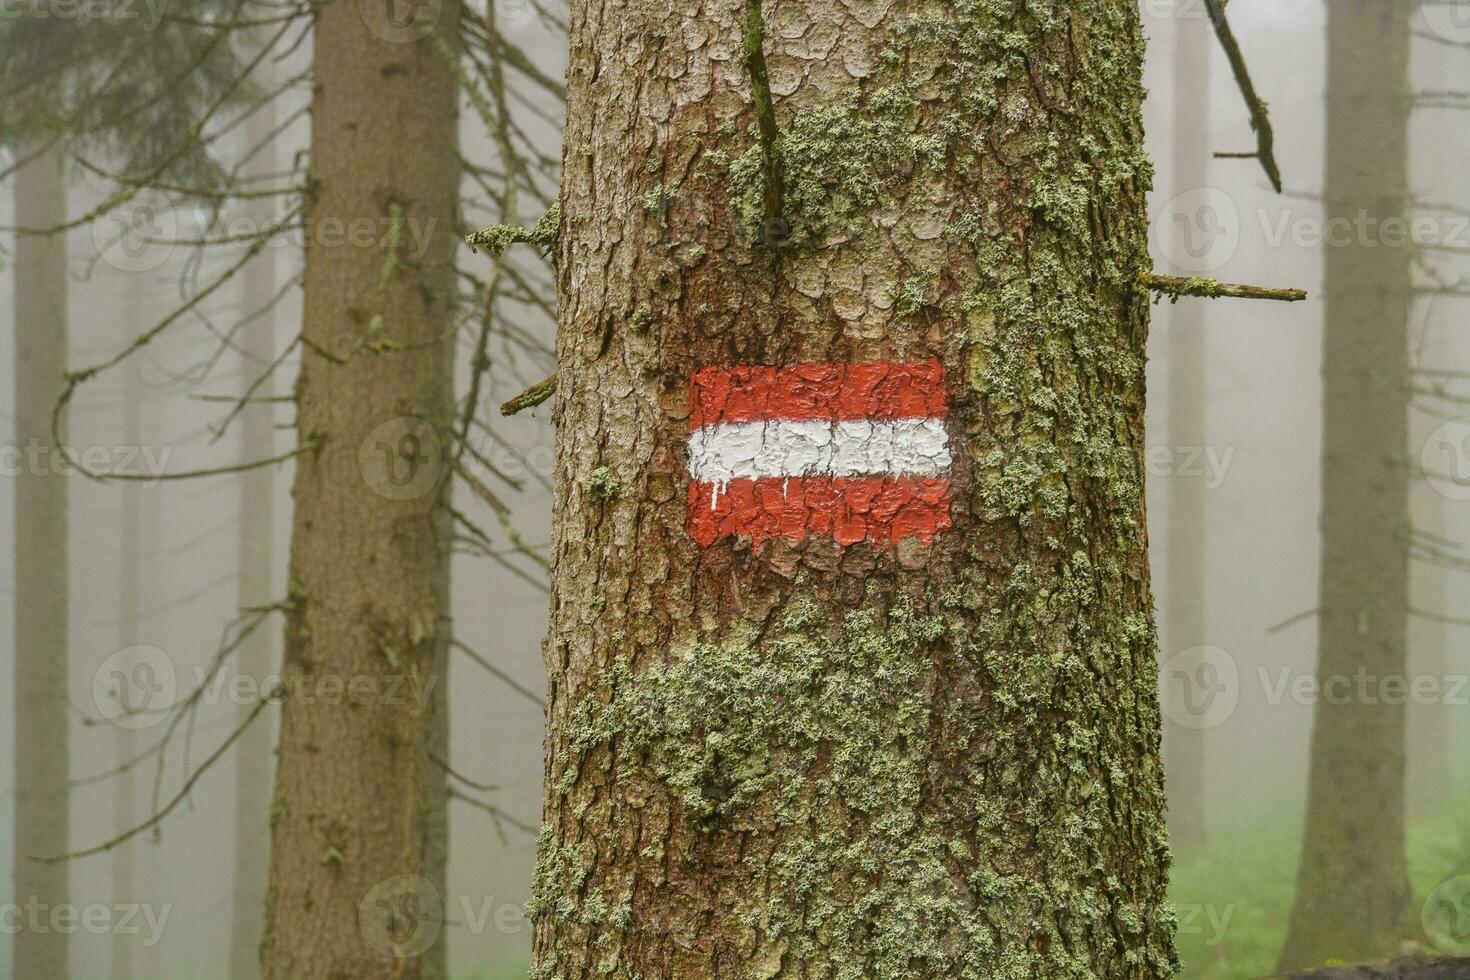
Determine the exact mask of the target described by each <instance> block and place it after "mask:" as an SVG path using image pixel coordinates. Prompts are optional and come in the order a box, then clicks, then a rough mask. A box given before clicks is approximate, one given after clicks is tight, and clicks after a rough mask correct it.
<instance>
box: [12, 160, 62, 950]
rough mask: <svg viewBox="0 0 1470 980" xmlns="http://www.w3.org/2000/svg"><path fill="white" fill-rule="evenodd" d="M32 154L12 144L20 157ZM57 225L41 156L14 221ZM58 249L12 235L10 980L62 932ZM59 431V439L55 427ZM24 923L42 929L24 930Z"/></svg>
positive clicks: (51, 241) (50, 168)
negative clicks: (14, 917) (58, 920)
mask: <svg viewBox="0 0 1470 980" xmlns="http://www.w3.org/2000/svg"><path fill="white" fill-rule="evenodd" d="M37 149H38V147H32V146H25V145H22V146H19V147H16V149H15V152H16V153H17V154H18V156H19V158H20V159H25V158H27V157H29V156H30V155H31V154H33V153H34V152H36V150H37ZM65 221H66V180H65V175H64V174H63V172H62V161H61V155H60V153H59V152H56V151H51V152H48V153H46V154H44V155H43V156H41V157H40V158H39V159H37V160H36V161H34V162H33V163H30V164H27V165H26V166H24V167H22V168H21V169H20V170H19V171H17V172H16V174H15V222H16V225H17V226H19V227H22V228H52V227H56V226H58V225H61V224H63V223H65ZM66 287H67V279H66V242H65V239H64V238H63V237H62V236H59V235H57V236H46V237H43V236H28V235H21V236H19V237H18V238H17V240H16V243H15V445H16V446H18V447H19V448H20V451H21V453H22V457H21V459H20V461H19V464H20V474H19V476H17V477H16V480H15V539H14V540H15V568H14V572H13V581H14V582H15V690H14V692H13V693H14V696H15V719H14V724H15V851H14V860H15V869H14V870H15V875H14V879H13V881H14V892H13V894H14V899H13V900H14V901H15V902H17V903H18V904H20V905H21V906H22V908H23V909H25V908H28V907H29V906H28V904H27V903H34V905H35V906H37V907H39V909H40V912H39V914H38V916H32V915H31V914H30V913H29V912H23V913H22V918H21V920H20V931H19V932H17V933H16V935H15V937H14V943H15V946H14V950H15V962H14V969H15V973H14V976H17V977H65V976H68V975H69V974H68V973H67V940H68V938H69V937H68V935H67V934H66V933H65V932H62V931H60V930H58V929H54V928H51V927H50V926H49V925H47V923H49V922H50V916H51V914H52V912H53V911H54V910H55V909H57V907H58V906H62V905H64V904H65V903H66V902H67V872H68V865H67V864H66V863H65V862H62V863H57V864H42V863H40V862H38V861H34V860H32V858H35V857H39V856H46V855H54V854H61V853H63V852H65V851H66V849H67V830H68V822H69V811H70V806H69V800H68V792H67V773H68V771H69V769H70V766H69V745H70V738H69V729H68V723H69V717H70V716H69V713H68V705H69V700H68V697H69V696H68V683H67V665H68V646H67V638H68V633H69V630H68V622H67V615H68V602H67V598H68V592H69V588H68V586H69V581H68V568H69V567H70V566H69V545H68V540H67V523H68V522H67V492H66V479H65V476H64V475H63V473H62V471H61V470H60V469H59V468H58V467H57V465H56V464H57V462H58V459H59V454H58V451H57V449H56V447H55V446H54V444H53V442H52V439H51V410H52V408H53V407H54V406H55V404H56V400H57V398H58V397H60V395H61V390H62V385H63V383H64V382H63V375H64V374H65V372H66V342H67V323H66V292H67V289H66ZM62 431H65V430H64V429H63V430H62ZM32 922H40V923H41V924H42V928H40V929H33V928H31V927H30V924H31V923H32Z"/></svg>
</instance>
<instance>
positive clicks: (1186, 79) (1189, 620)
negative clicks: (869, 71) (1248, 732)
mask: <svg viewBox="0 0 1470 980" xmlns="http://www.w3.org/2000/svg"><path fill="white" fill-rule="evenodd" d="M1210 31H1211V28H1210V22H1209V21H1208V20H1205V19H1203V18H1191V17H1176V18H1175V19H1174V91H1173V99H1174V115H1173V124H1174V132H1173V134H1172V142H1173V144H1174V187H1173V190H1172V192H1171V193H1173V194H1176V195H1177V194H1183V193H1186V192H1188V191H1191V190H1196V189H1199V188H1203V187H1205V186H1206V184H1205V182H1206V181H1207V180H1208V179H1209V159H1210V84H1209V82H1210V60H1209V55H1210V51H1211V48H1212V45H1213V44H1214V38H1213V37H1212V36H1211V34H1210ZM1184 271H1185V272H1186V273H1187V272H1188V270H1184ZM1207 307H1208V305H1207V304H1205V303H1199V302H1194V303H1188V302H1185V303H1176V304H1174V305H1173V306H1172V307H1170V309H1169V320H1168V324H1169V394H1168V405H1169V419H1168V427H1167V439H1168V445H1169V448H1170V450H1172V451H1173V452H1174V453H1175V454H1178V453H1179V452H1181V451H1182V450H1184V449H1185V448H1186V447H1195V448H1202V447H1203V446H1204V444H1205V310H1206V309H1207ZM1176 458H1178V457H1177V455H1176ZM1168 487H1169V499H1168V514H1169V523H1168V526H1167V528H1166V531H1165V534H1166V538H1165V549H1166V551H1165V559H1164V562H1165V568H1166V569H1167V573H1168V576H1169V579H1168V584H1167V588H1166V589H1165V593H1164V594H1165V596H1166V602H1165V605H1164V611H1163V617H1162V622H1161V623H1160V628H1159V635H1160V638H1161V640H1162V645H1163V649H1164V652H1165V653H1166V654H1168V655H1171V656H1172V655H1173V654H1176V653H1179V652H1180V651H1182V650H1188V649H1189V648H1191V647H1196V646H1201V645H1203V644H1205V643H1206V637H1205V486H1204V483H1203V482H1202V479H1201V478H1200V477H1198V476H1197V475H1194V474H1189V473H1179V472H1172V473H1170V474H1169V477H1168ZM1193 694H1194V692H1192V691H1185V690H1182V689H1180V688H1178V687H1176V686H1174V685H1171V684H1169V683H1167V682H1166V683H1165V685H1164V697H1166V698H1189V697H1191V696H1192V695H1193ZM1185 710H1187V708H1186V709H1185ZM1170 714H1177V712H1167V713H1166V716H1167V715H1170ZM1164 771H1165V773H1166V774H1167V776H1168V788H1169V840H1170V842H1171V843H1172V844H1173V846H1174V851H1175V853H1176V854H1177V853H1191V852H1197V851H1199V850H1201V849H1203V848H1204V845H1205V729H1204V728H1201V727H1190V726H1188V725H1181V724H1178V723H1177V722H1172V721H1168V720H1166V721H1165V724H1164Z"/></svg>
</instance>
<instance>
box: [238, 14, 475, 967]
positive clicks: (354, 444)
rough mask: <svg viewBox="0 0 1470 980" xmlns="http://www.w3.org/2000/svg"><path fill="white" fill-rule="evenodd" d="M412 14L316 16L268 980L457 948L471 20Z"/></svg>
mask: <svg viewBox="0 0 1470 980" xmlns="http://www.w3.org/2000/svg"><path fill="white" fill-rule="evenodd" d="M414 9H415V10H416V11H419V12H420V15H421V16H424V17H426V18H427V19H426V20H425V21H421V22H417V23H421V24H428V23H433V24H435V25H436V26H435V27H434V28H433V31H432V33H430V34H428V36H426V37H418V38H415V35H417V34H420V33H422V32H421V31H420V29H419V27H418V26H416V25H414V24H410V25H405V24H404V23H403V22H402V21H400V20H395V16H394V15H395V13H396V11H395V10H394V9H390V8H389V7H388V6H387V5H386V3H385V2H384V0H369V2H367V3H363V4H359V3H356V2H348V0H332V2H330V3H328V4H326V5H325V6H323V7H322V8H320V9H319V10H318V12H317V15H316V16H317V23H316V31H315V42H314V43H315V55H314V57H315V69H314V75H313V78H314V82H315V89H314V92H313V97H312V141H311V164H312V173H313V176H314V178H315V181H316V183H315V185H314V190H313V192H312V194H311V196H310V198H309V200H308V202H307V226H308V234H309V236H310V238H309V240H308V246H307V252H306V272H305V277H306V278H305V321H306V322H305V343H304V349H303V353H302V370H301V377H300V381H299V383H298V388H297V428H298V432H299V436H300V438H301V439H302V440H303V441H311V442H316V443H317V444H318V446H317V448H316V449H315V450H314V451H312V452H310V453H308V454H306V455H304V456H301V457H299V458H298V460H297V468H296V479H295V486H294V490H293V493H294V498H295V513H294V515H293V524H292V539H291V540H292V544H291V577H290V582H291V594H292V597H293V601H294V606H293V609H292V611H291V614H290V616H289V618H288V625H287V633H286V648H285V671H284V676H285V685H286V698H285V702H284V704H283V706H282V716H281V736H280V752H279V758H278V761H277V767H278V768H277V780H276V795H275V802H274V805H273V810H272V815H271V816H272V827H273V847H272V854H271V881H270V888H271V896H270V900H269V902H268V905H267V912H266V939H265V946H264V951H263V963H264V971H263V972H264V975H265V976H266V977H267V978H272V980H286V978H293V980H294V978H297V977H324V978H325V977H343V978H349V977H350V978H358V977H368V976H383V975H388V974H389V973H391V974H392V975H394V976H398V977H409V978H418V977H420V976H422V975H423V973H424V972H425V970H424V962H425V961H424V959H423V957H424V956H425V954H429V959H430V961H431V962H432V959H433V952H432V951H433V949H434V944H435V943H437V942H441V941H442V934H443V928H442V926H443V923H442V917H441V916H440V915H439V914H438V912H437V909H438V907H439V901H440V899H441V897H442V896H440V895H439V894H436V892H437V891H438V890H439V888H440V886H439V885H437V884H435V883H434V882H433V881H431V880H430V879H429V878H427V877H425V875H426V873H428V871H431V870H433V868H434V867H436V860H437V859H436V855H435V848H436V846H437V845H436V843H435V839H434V838H435V835H436V831H435V829H434V826H433V824H434V821H433V819H432V818H431V817H430V816H429V815H428V813H429V811H430V810H432V809H433V805H432V803H430V802H427V801H426V787H429V786H431V785H433V784H434V783H435V781H436V780H437V781H440V782H441V783H442V780H443V778H444V776H443V773H442V772H436V770H437V769H438V767H437V765H436V763H435V762H434V761H433V757H434V752H433V749H432V744H431V743H432V742H433V741H434V739H435V738H436V737H437V736H436V735H435V732H436V728H435V722H434V720H433V719H432V717H430V716H431V714H432V712H433V711H434V710H436V708H439V707H442V705H443V701H442V699H440V698H437V697H436V693H435V692H436V689H437V688H438V687H440V686H441V685H443V683H444V678H443V676H442V673H441V670H442V662H443V651H444V649H445V647H444V644H445V642H446V641H447V637H448V631H449V611H448V608H447V598H448V565H447V554H448V548H449V543H450V542H449V530H450V529H449V526H448V523H447V521H446V517H447V514H448V511H447V499H446V496H445V494H446V493H447V487H446V486H445V484H446V481H447V474H446V473H445V459H446V457H445V449H447V438H448V429H449V423H450V419H451V415H452V400H451V392H450V377H449V367H450V364H451V358H452V354H453V347H454V344H453V339H454V334H453V323H452V321H451V317H450V311H451V308H452V299H453V296H452V293H453V290H454V288H455V281H454V274H453V260H454V250H455V245H456V242H457V239H458V229H457V219H456V216H457V209H456V200H455V198H456V194H457V191H458V187H457V176H458V167H457V159H458V157H457V143H456V121H457V87H456V83H455V76H454V72H453V68H452V65H451V64H450V63H449V61H448V60H446V59H445V58H444V57H441V56H440V53H439V52H440V50H442V49H441V48H440V47H439V45H448V46H449V52H450V54H451V56H452V50H453V49H454V48H455V47H456V45H455V42H454V40H453V38H454V30H455V28H456V26H457V24H458V23H459V7H458V5H457V4H456V3H453V2H445V3H443V4H442V5H438V6H434V5H430V6H425V7H423V8H417V7H416V8H414ZM436 39H437V44H436ZM353 229H358V231H357V232H356V233H353V232H352V230H353ZM426 869H427V870H426ZM431 968H432V967H431Z"/></svg>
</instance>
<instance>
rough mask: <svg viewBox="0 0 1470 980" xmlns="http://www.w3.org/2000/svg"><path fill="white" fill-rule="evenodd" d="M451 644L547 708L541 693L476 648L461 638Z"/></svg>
mask: <svg viewBox="0 0 1470 980" xmlns="http://www.w3.org/2000/svg"><path fill="white" fill-rule="evenodd" d="M449 645H450V646H452V647H454V648H455V649H456V650H458V651H459V652H460V653H463V654H464V655H465V656H467V657H469V658H470V659H471V660H473V661H474V662H475V663H477V664H479V665H480V666H481V667H484V668H485V670H486V671H488V672H489V673H490V674H491V675H492V676H494V677H497V678H499V679H500V680H501V681H502V682H504V684H505V686H506V687H508V688H510V689H511V690H512V691H515V692H516V693H517V694H519V695H520V696H521V697H523V698H526V699H527V700H529V701H532V702H534V703H535V704H537V705H539V706H540V707H541V708H542V709H543V710H544V709H545V708H546V699H545V698H543V697H542V696H541V695H539V694H537V693H536V692H535V691H533V690H531V689H530V688H528V687H523V686H521V683H520V681H517V680H516V679H515V678H514V677H512V676H510V675H509V674H507V673H506V672H505V671H503V670H501V669H500V668H499V667H496V666H495V665H493V664H492V663H490V661H488V660H486V659H485V658H484V657H482V656H480V655H479V654H478V653H476V652H475V651H474V650H471V649H470V648H469V647H467V646H465V645H464V644H463V643H461V642H460V641H459V640H450V641H449Z"/></svg>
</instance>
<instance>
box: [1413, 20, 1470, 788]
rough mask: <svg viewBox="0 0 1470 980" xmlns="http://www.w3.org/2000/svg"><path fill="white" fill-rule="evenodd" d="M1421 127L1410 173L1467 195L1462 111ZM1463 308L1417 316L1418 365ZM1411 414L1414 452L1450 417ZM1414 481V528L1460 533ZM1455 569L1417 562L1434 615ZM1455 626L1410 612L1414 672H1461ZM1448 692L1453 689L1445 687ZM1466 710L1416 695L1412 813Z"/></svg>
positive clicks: (1440, 85) (1442, 68)
mask: <svg viewBox="0 0 1470 980" xmlns="http://www.w3.org/2000/svg"><path fill="white" fill-rule="evenodd" d="M1420 50H1421V51H1422V52H1423V56H1424V60H1425V62H1427V63H1426V64H1425V66H1424V67H1425V68H1426V69H1427V70H1426V71H1424V72H1423V73H1422V75H1421V73H1419V72H1414V76H1415V77H1422V78H1423V81H1422V83H1420V84H1421V85H1422V87H1423V88H1426V89H1430V90H1436V91H1443V90H1448V89H1452V88H1453V87H1454V86H1455V85H1456V84H1458V83H1459V71H1458V69H1459V68H1460V60H1459V54H1460V52H1459V51H1458V50H1457V49H1454V48H1450V47H1446V46H1444V45H1439V44H1429V45H1424V46H1423V47H1422V48H1421V49H1420ZM1418 126H1419V127H1420V129H1419V132H1420V133H1423V134H1425V135H1426V138H1424V139H1422V140H1416V139H1415V135H1414V130H1413V129H1411V130H1410V145H1411V146H1413V147H1414V148H1415V150H1414V156H1415V157H1416V158H1417V157H1419V156H1420V155H1421V154H1422V155H1423V156H1424V157H1425V158H1426V159H1424V160H1423V162H1422V163H1420V162H1419V161H1417V160H1416V161H1415V164H1416V165H1415V166H1413V167H1412V168H1411V171H1410V172H1411V173H1412V174H1414V176H1415V177H1416V178H1417V180H1419V181H1423V183H1422V184H1421V185H1420V186H1423V187H1432V188H1435V193H1436V195H1437V196H1438V197H1440V198H1441V199H1442V200H1451V201H1456V200H1458V201H1464V200H1466V191H1467V190H1470V182H1467V181H1466V180H1465V179H1464V177H1463V176H1462V172H1463V169H1464V163H1463V160H1464V154H1465V151H1466V150H1467V149H1470V145H1467V144H1470V141H1467V140H1466V138H1465V137H1466V127H1465V125H1464V121H1463V120H1462V119H1461V118H1460V113H1458V112H1450V113H1440V112H1436V113H1433V114H1431V115H1427V116H1426V117H1425V118H1423V119H1421V120H1419V121H1418ZM1430 127H1433V128H1432V129H1431V128H1430ZM1443 127H1448V128H1449V130H1450V132H1448V133H1446V132H1445V131H1444V128H1443ZM1462 312H1463V308H1462V307H1461V306H1460V303H1459V302H1458V301H1452V303H1448V304H1441V303H1439V302H1433V301H1431V303H1430V305H1429V306H1428V307H1427V308H1424V310H1423V315H1422V316H1415V317H1414V321H1415V322H1418V323H1421V324H1422V327H1421V333H1420V335H1418V336H1415V337H1412V338H1411V348H1412V349H1413V350H1414V352H1415V356H1414V357H1413V358H1412V359H1411V363H1412V364H1414V365H1415V366H1419V367H1440V366H1446V365H1451V364H1454V363H1455V360H1456V357H1457V355H1458V354H1459V344H1458V340H1459V337H1460V330H1459V321H1458V319H1457V316H1458V315H1459V314H1461V313H1462ZM1415 380H1416V378H1415V377H1413V376H1410V377H1409V378H1408V379H1407V380H1406V383H1407V384H1410V385H1412V384H1413V383H1414V381H1415ZM1410 420H1411V422H1414V421H1417V423H1418V425H1417V426H1416V427H1415V429H1414V434H1413V436H1412V437H1411V438H1410V441H1409V445H1410V448H1411V450H1412V449H1413V448H1414V447H1418V446H1422V445H1424V441H1425V440H1426V439H1427V438H1429V437H1430V435H1431V434H1432V432H1433V430H1434V429H1435V428H1436V427H1437V426H1438V425H1439V423H1440V421H1442V420H1441V419H1439V418H1437V417H1435V416H1434V415H1432V414H1430V413H1427V412H1422V411H1421V412H1414V413H1411V415H1410ZM1414 476H1415V477H1419V476H1420V474H1419V473H1418V472H1417V471H1416V472H1415V473H1414ZM1410 487H1411V493H1410V500H1409V506H1410V508H1411V513H1412V515H1413V524H1414V529H1415V530H1416V531H1422V532H1425V533H1428V534H1431V535H1435V536H1437V537H1439V538H1447V537H1450V536H1452V535H1453V534H1454V524H1453V521H1452V520H1451V519H1450V517H1451V514H1452V513H1453V510H1452V509H1448V508H1446V506H1445V498H1444V496H1443V495H1442V494H1441V493H1440V492H1439V491H1438V490H1437V489H1436V488H1435V487H1434V486H1433V485H1432V484H1431V483H1429V481H1428V480H1424V479H1417V478H1416V479H1411V481H1410ZM1453 575H1454V573H1452V572H1448V571H1446V570H1445V569H1443V568H1440V567H1439V566H1437V565H1434V564H1433V563H1431V562H1427V561H1419V562H1415V563H1414V564H1413V565H1412V566H1411V567H1410V574H1409V577H1410V583H1411V588H1410V595H1411V596H1412V597H1413V601H1412V602H1411V603H1410V605H1411V606H1413V607H1415V608H1417V609H1420V610H1423V611H1424V612H1427V613H1430V614H1434V615H1440V616H1453V615H1455V614H1456V610H1455V608H1454V606H1453V605H1452V602H1453V600H1452V598H1451V595H1450V592H1449V586H1450V580H1451V578H1452V577H1453ZM1454 629H1456V627H1453V626H1450V625H1448V624H1447V623H1445V622H1442V621H1438V620H1435V619H1430V618H1428V617H1425V616H1420V617H1411V618H1410V620H1409V663H1410V665H1411V668H1412V675H1413V676H1414V677H1433V678H1438V679H1441V680H1443V679H1445V678H1446V677H1447V675H1451V674H1455V673H1459V672H1460V671H1461V668H1460V666H1459V665H1456V666H1455V667H1453V668H1452V667H1451V664H1452V662H1453V661H1452V660H1451V658H1450V657H1449V656H1448V653H1449V650H1450V649H1451V648H1452V645H1453V639H1452V635H1453V634H1452V632H1451V631H1452V630H1454ZM1441 690H1445V688H1443V687H1441ZM1461 710H1463V709H1462V708H1461V707H1458V706H1454V705H1450V704H1446V703H1445V702H1444V701H1443V700H1440V699H1436V700H1435V701H1434V702H1433V703H1429V704H1425V703H1421V702H1420V701H1417V700H1412V701H1410V704H1409V734H1408V738H1409V743H1408V744H1409V748H1408V767H1409V771H1408V788H1407V793H1408V807H1409V813H1410V815H1418V816H1424V815H1427V814H1429V813H1431V812H1433V811H1434V809H1435V808H1436V807H1438V806H1439V805H1440V804H1441V803H1442V802H1443V801H1444V797H1445V794H1446V792H1447V791H1448V790H1449V788H1450V786H1451V785H1452V781H1453V779H1454V777H1455V775H1456V773H1455V771H1454V766H1452V765H1451V756H1452V747H1453V745H1454V728H1453V720H1454V718H1455V716H1456V714H1457V713H1458V712H1459V711H1461Z"/></svg>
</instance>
